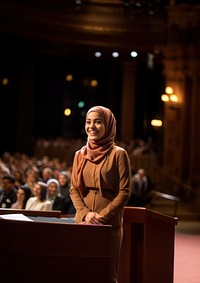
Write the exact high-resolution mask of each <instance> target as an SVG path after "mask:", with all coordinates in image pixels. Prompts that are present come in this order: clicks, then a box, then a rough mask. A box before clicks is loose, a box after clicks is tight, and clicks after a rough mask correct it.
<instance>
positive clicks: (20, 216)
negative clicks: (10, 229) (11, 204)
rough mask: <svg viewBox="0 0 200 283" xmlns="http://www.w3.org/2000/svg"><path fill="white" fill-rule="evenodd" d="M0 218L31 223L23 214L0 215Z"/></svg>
mask: <svg viewBox="0 0 200 283" xmlns="http://www.w3.org/2000/svg"><path fill="white" fill-rule="evenodd" d="M0 218H3V219H7V220H20V221H33V220H32V219H30V218H28V217H27V216H25V215H24V214H21V213H19V214H18V213H16V214H15V213H14V214H1V215H0Z"/></svg>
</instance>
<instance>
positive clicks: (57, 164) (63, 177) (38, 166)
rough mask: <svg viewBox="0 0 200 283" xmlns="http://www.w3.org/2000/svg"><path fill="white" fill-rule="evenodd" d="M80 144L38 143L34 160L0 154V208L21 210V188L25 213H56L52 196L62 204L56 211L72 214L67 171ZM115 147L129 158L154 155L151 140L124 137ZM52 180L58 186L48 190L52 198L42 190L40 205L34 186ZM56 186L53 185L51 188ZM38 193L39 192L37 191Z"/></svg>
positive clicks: (42, 141) (76, 140)
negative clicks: (46, 208)
mask: <svg viewBox="0 0 200 283" xmlns="http://www.w3.org/2000/svg"><path fill="white" fill-rule="evenodd" d="M83 144H85V141H84V140H81V139H73V140H66V139H64V138H57V139H54V140H53V139H51V140H46V139H38V141H36V147H35V150H34V156H31V157H30V156H28V155H26V154H24V153H19V152H16V153H13V154H11V153H9V152H4V153H3V154H2V156H1V157H0V207H2V208H21V207H24V206H25V203H24V204H22V199H23V198H24V200H25V199H26V200H25V202H26V201H27V198H28V194H29V193H28V191H27V190H26V191H25V190H24V191H22V190H23V187H24V186H25V187H28V188H29V189H30V191H31V195H30V197H29V199H30V201H29V200H28V201H27V203H26V206H25V208H26V209H33V208H34V209H43V208H44V207H45V206H46V204H47V207H48V209H49V208H50V209H56V210H57V209H58V207H59V206H58V204H57V201H56V202H55V200H53V198H55V195H56V197H59V198H62V202H63V203H64V204H62V205H64V208H62V206H61V207H60V208H59V210H61V211H62V213H64V214H74V213H75V209H74V206H73V204H72V201H71V198H70V195H69V188H70V179H71V169H72V168H71V167H72V161H73V157H74V153H75V151H76V150H77V149H78V148H80V147H81V146H82V145H83ZM116 144H118V145H119V146H122V147H124V148H125V149H126V150H127V152H128V153H129V155H130V156H131V155H132V156H134V155H143V154H152V153H154V147H153V142H152V139H151V138H148V140H147V142H145V141H144V140H142V139H137V140H133V139H130V138H128V137H126V138H125V139H124V140H123V141H118V140H117V141H116ZM47 153H50V154H49V155H48V154H47ZM135 173H136V172H135ZM7 176H8V177H7ZM12 176H14V177H12ZM52 179H54V180H56V181H57V182H58V189H57V190H56V189H52V191H53V190H55V191H56V192H54V193H55V195H54V196H53V192H52V195H51V193H49V189H47V186H46V188H45V189H44V191H45V190H46V192H47V196H46V195H45V198H46V197H48V198H49V199H48V200H47V199H45V198H44V199H43V200H42V201H41V200H40V197H39V193H38V190H39V189H38V187H40V185H39V183H38V182H40V181H41V182H43V183H45V184H46V185H47V184H48V185H49V183H48V182H49V180H52ZM13 182H14V183H13ZM57 182H55V183H54V186H55V187H56V186H57ZM51 185H52V184H51ZM48 187H49V186H48ZM40 190H41V191H43V189H41V188H40ZM17 192H18V194H17ZM26 193H27V195H26ZM25 195H26V196H25ZM51 198H52V199H51ZM59 198H58V199H59ZM44 204H45V205H44ZM132 204H133V203H132ZM65 205H66V206H65ZM27 207H32V208H27ZM66 207H68V209H67V208H66Z"/></svg>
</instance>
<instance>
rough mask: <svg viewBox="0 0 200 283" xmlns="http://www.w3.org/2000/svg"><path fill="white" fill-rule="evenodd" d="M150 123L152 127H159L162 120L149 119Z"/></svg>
mask: <svg viewBox="0 0 200 283" xmlns="http://www.w3.org/2000/svg"><path fill="white" fill-rule="evenodd" d="M151 125H152V126H153V127H161V126H162V121H161V120H157V119H153V120H151Z"/></svg>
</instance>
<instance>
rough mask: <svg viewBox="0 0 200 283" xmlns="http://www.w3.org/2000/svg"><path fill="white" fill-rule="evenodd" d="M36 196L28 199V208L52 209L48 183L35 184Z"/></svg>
mask: <svg viewBox="0 0 200 283" xmlns="http://www.w3.org/2000/svg"><path fill="white" fill-rule="evenodd" d="M34 192H35V196H34V197H31V198H29V199H28V201H27V203H26V208H25V209H28V210H51V209H52V204H51V202H50V201H49V200H48V199H47V197H46V196H47V184H45V183H44V182H37V183H36V184H35V185H34Z"/></svg>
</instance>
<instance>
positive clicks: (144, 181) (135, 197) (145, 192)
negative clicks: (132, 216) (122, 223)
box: [127, 169, 152, 207]
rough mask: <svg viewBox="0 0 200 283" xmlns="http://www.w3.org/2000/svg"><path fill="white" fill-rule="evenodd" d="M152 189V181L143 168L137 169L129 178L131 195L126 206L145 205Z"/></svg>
mask: <svg viewBox="0 0 200 283" xmlns="http://www.w3.org/2000/svg"><path fill="white" fill-rule="evenodd" d="M151 189H152V183H151V180H150V178H149V177H147V175H146V172H145V170H144V169H139V170H138V171H137V173H136V174H134V175H133V176H132V178H131V196H130V199H129V201H128V204H127V205H128V206H139V207H140V206H145V205H146V204H147V203H148V199H149V198H148V196H149V193H150V191H151Z"/></svg>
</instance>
